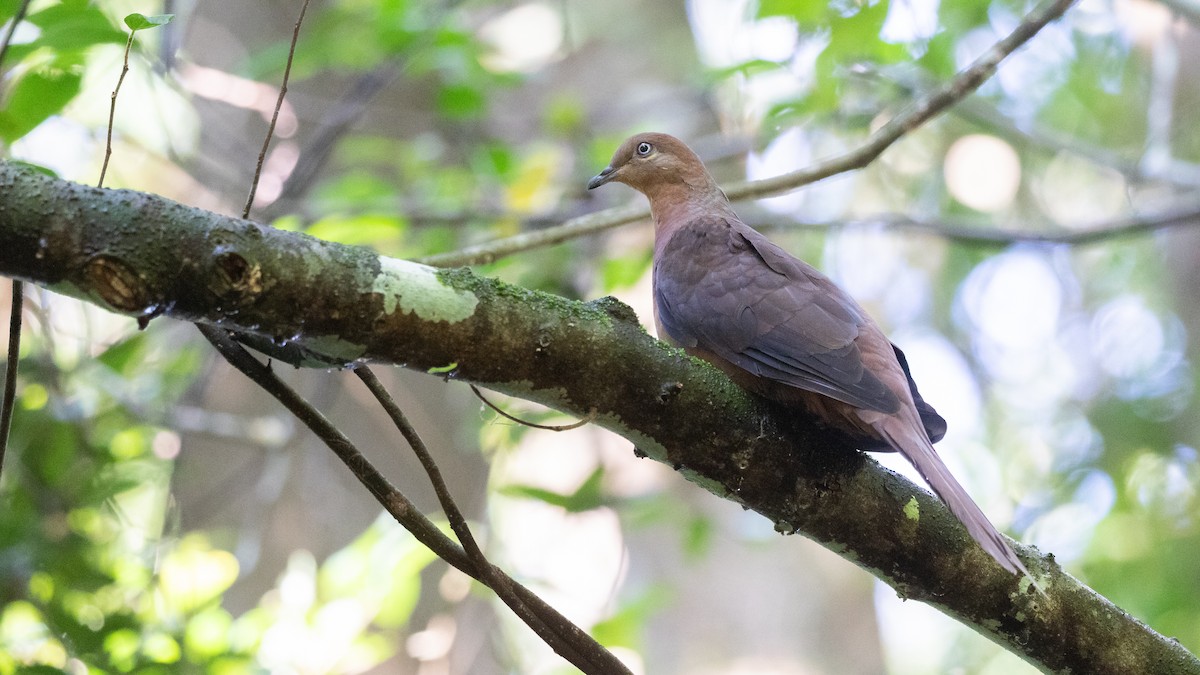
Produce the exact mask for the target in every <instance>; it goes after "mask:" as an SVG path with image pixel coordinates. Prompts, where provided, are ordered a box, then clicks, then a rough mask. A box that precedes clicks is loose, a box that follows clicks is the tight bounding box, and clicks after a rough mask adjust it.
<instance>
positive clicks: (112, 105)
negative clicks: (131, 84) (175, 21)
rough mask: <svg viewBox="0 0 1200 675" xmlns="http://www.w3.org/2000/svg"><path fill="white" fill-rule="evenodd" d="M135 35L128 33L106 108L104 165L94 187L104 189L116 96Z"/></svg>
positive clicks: (115, 114) (126, 67) (109, 156)
mask: <svg viewBox="0 0 1200 675" xmlns="http://www.w3.org/2000/svg"><path fill="white" fill-rule="evenodd" d="M136 34H137V31H136V30H131V31H129V40H127V41H126V42H125V61H124V62H123V63H122V64H121V75H120V77H118V78H117V86H116V87H115V88H114V89H113V93H112V96H111V103H110V104H109V106H108V134H107V139H106V140H105V142H104V163H103V164H102V165H100V180H98V181H96V187H104V176H105V174H107V173H108V160H109V159H110V158H111V157H112V136H113V120H115V119H116V117H117V94H118V93H120V91H121V84H122V83H123V82H125V75H126V74H127V73H129V50H130V49H132V48H133V36H134V35H136Z"/></svg>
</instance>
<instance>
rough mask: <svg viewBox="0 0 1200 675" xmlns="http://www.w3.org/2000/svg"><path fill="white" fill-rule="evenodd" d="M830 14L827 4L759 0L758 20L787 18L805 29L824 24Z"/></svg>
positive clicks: (805, 1)
mask: <svg viewBox="0 0 1200 675" xmlns="http://www.w3.org/2000/svg"><path fill="white" fill-rule="evenodd" d="M827 12H828V9H827V6H826V3H824V2H817V1H815V0H759V3H758V14H757V16H758V18H760V19H762V18H766V17H769V16H786V17H788V18H791V19H795V20H796V23H797V24H798V25H800V26H802V27H805V28H811V27H812V26H814V25H816V24H818V23H822V22H823V21H824V19H825V16H826V14H827Z"/></svg>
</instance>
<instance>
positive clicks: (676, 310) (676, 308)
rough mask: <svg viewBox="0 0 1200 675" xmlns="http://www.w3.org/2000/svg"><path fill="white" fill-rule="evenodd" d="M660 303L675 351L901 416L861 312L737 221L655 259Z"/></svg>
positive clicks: (682, 233)
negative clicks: (871, 366)
mask: <svg viewBox="0 0 1200 675" xmlns="http://www.w3.org/2000/svg"><path fill="white" fill-rule="evenodd" d="M654 300H655V305H656V309H657V315H658V320H659V323H660V324H661V326H662V327H663V329H664V330H665V331H666V332H667V333H668V334H669V336H670V338H671V339H673V340H674V341H675V342H676V343H677V344H680V345H682V346H684V347H698V348H701V349H704V350H706V351H709V352H712V353H713V354H716V355H717V356H719V357H721V358H723V359H725V360H727V361H729V362H731V363H733V364H735V365H737V366H738V367H740V368H743V369H745V370H747V371H749V372H751V373H753V374H755V375H758V376H761V377H765V378H768V379H771V380H774V381H777V382H782V383H784V384H788V385H790V386H794V387H798V388H800V389H804V390H807V391H813V392H817V393H820V394H824V395H826V396H829V397H831V398H834V399H837V400H839V401H844V402H846V403H849V404H851V405H854V406H858V407H860V408H865V409H869V410H877V411H879V412H883V413H892V412H895V411H896V410H898V409H899V406H900V401H899V399H898V398H897V397H896V395H895V394H894V393H893V392H892V391H891V390H890V389H888V388H887V386H886V385H884V384H883V383H882V382H881V381H880V380H879V379H878V378H876V377H875V376H874V375H873V374H871V373H870V372H869V371H868V370H867V369H865V368H864V367H863V363H862V355H861V353H860V352H859V348H858V346H857V345H856V344H855V338H857V337H858V335H859V329H860V326H861V325H862V323H863V322H864V321H865V318H864V315H863V313H862V310H861V309H859V307H858V305H857V304H856V303H855V302H854V301H853V300H852V299H850V297H849V296H847V295H846V294H845V293H844V292H843V291H842V290H841V289H839V288H838V287H837V286H836V285H834V284H833V282H831V281H830V280H829V279H827V278H826V277H825V276H824V275H822V274H821V273H820V272H818V271H817V270H815V269H813V268H812V267H811V266H809V265H807V264H806V263H804V262H803V261H801V260H799V259H797V258H795V257H793V256H791V255H790V254H788V253H787V252H786V251H784V250H783V249H781V248H779V247H778V246H775V245H774V244H772V243H771V242H770V241H768V240H767V239H766V238H765V237H763V236H762V235H761V234H759V233H758V232H756V231H754V230H753V229H751V228H750V227H748V226H746V225H744V224H742V223H740V222H738V221H729V220H727V219H725V218H712V219H696V220H694V221H692V222H690V223H688V225H686V226H684V227H682V228H679V229H678V230H676V231H675V232H674V233H673V234H672V235H671V238H670V239H669V240H668V241H667V242H666V243H665V244H664V245H663V247H662V249H661V250H660V252H659V254H658V255H656V256H655V266H654Z"/></svg>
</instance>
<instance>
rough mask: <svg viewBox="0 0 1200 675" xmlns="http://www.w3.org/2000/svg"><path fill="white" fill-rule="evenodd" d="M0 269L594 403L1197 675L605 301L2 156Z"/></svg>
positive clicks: (988, 606) (260, 339)
mask: <svg viewBox="0 0 1200 675" xmlns="http://www.w3.org/2000/svg"><path fill="white" fill-rule="evenodd" d="M0 274H3V275H5V276H9V277H12V278H14V279H20V280H23V281H28V282H30V283H34V284H38V285H41V286H44V287H46V288H49V289H51V290H54V291H57V292H60V293H64V294H66V295H70V296H74V297H77V298H82V299H84V300H87V301H90V302H94V303H96V304H98V305H100V306H102V307H105V308H107V309H110V310H112V311H115V312H120V313H123V314H127V315H131V316H134V317H138V319H139V322H140V323H141V324H142V325H143V326H144V325H146V324H148V323H149V322H150V320H151V319H153V318H154V317H157V316H160V315H162V316H167V317H171V318H174V319H180V320H184V321H192V322H199V323H205V324H210V325H216V326H221V327H224V328H227V329H229V330H231V331H235V332H237V333H238V334H239V335H240V336H241V337H242V338H243V339H244V340H246V341H247V342H249V343H251V344H253V345H255V346H257V347H259V348H261V349H262V350H264V351H267V352H268V353H270V354H271V355H272V356H274V357H276V358H280V359H284V360H286V361H287V362H289V363H293V364H295V365H298V366H320V367H330V366H337V365H344V364H348V363H352V362H356V361H371V362H379V363H391V364H396V365H402V366H405V367H408V368H413V369H417V370H423V371H427V372H430V373H431V374H435V375H436V376H439V377H444V378H448V379H455V380H463V381H467V382H473V383H477V384H480V385H483V386H486V387H489V388H491V389H495V390H497V391H501V392H504V393H507V394H512V395H515V396H520V397H523V398H526V399H529V400H533V401H537V402H539V403H543V404H545V405H548V406H551V407H553V408H556V409H559V410H562V411H565V412H569V413H572V414H575V415H579V416H585V415H589V414H594V415H595V423H596V424H599V425H601V426H603V427H605V428H608V429H611V430H612V431H614V432H616V433H618V434H620V435H622V436H624V437H625V438H627V439H629V440H630V441H632V442H633V444H634V447H635V452H638V453H640V454H642V455H645V456H649V457H651V458H653V459H655V460H657V461H660V462H665V463H667V464H669V465H670V466H672V467H674V468H675V469H676V470H677V471H679V472H680V473H681V474H682V475H683V476H684V477H685V478H687V479H688V480H690V481H692V482H694V483H696V484H698V485H700V486H702V487H704V488H705V489H707V490H709V491H710V492H712V493H713V494H715V495H717V496H718V497H721V498H723V499H728V500H731V501H734V502H737V503H739V504H741V505H743V506H744V507H746V508H748V509H752V510H754V511H756V512H758V513H760V514H762V515H763V516H765V517H766V518H768V519H770V520H771V521H772V522H774V523H775V526H776V529H777V530H778V531H780V532H781V533H783V534H791V533H793V532H798V533H801V534H804V535H805V536H808V537H810V538H812V539H814V540H816V541H818V542H820V543H821V544H822V545H824V546H826V547H827V548H829V549H831V550H833V551H834V552H836V553H838V554H840V555H842V556H843V557H845V558H846V559H847V560H850V561H852V562H854V563H855V564H857V565H859V566H860V567H862V568H863V569H866V570H867V571H869V572H871V573H872V574H874V575H875V576H877V577H879V578H880V579H882V580H884V581H885V582H886V583H888V584H889V585H891V586H892V587H893V588H895V589H896V591H897V593H899V594H900V595H901V596H902V597H905V598H910V599H915V600H920V601H923V602H928V603H930V604H932V605H934V606H936V607H937V608H939V609H940V610H942V611H943V612H945V613H947V614H949V615H951V616H953V617H955V618H957V619H959V620H960V621H962V622H963V623H965V624H967V625H969V626H971V627H972V628H974V629H975V630H976V631H978V632H980V633H982V634H983V635H985V636H987V637H988V638H990V639H992V640H993V641H995V642H997V643H998V644H1000V645H1001V646H1003V647H1005V648H1006V649H1008V650H1010V651H1012V652H1014V653H1016V654H1018V655H1020V656H1022V657H1023V658H1024V659H1026V660H1027V661H1028V662H1030V663H1032V664H1033V665H1035V666H1037V667H1039V668H1041V669H1043V670H1045V671H1047V672H1073V673H1197V674H1200V661H1198V660H1197V659H1196V658H1195V657H1194V656H1193V655H1192V654H1190V653H1188V652H1187V651H1186V650H1185V649H1184V648H1183V647H1181V646H1180V645H1179V644H1178V643H1177V642H1175V641H1174V640H1171V639H1168V638H1165V637H1163V636H1161V635H1159V634H1157V633H1155V632H1154V631H1153V630H1151V629H1150V628H1149V627H1147V626H1146V625H1145V624H1143V623H1141V622H1140V621H1138V620H1136V619H1134V618H1133V617H1131V616H1129V615H1128V614H1126V613H1125V612H1123V611H1122V610H1121V609H1120V608H1118V607H1116V606H1114V605H1112V604H1111V603H1110V602H1108V601H1107V600H1106V599H1104V598H1103V597H1101V596H1099V595H1098V594H1096V593H1095V592H1094V591H1092V590H1091V589H1089V588H1088V587H1086V586H1084V585H1083V584H1081V583H1080V582H1079V581H1078V580H1076V579H1075V578H1073V577H1071V576H1069V575H1068V574H1066V573H1065V572H1063V571H1062V569H1061V568H1060V567H1059V566H1058V565H1057V563H1056V562H1055V561H1054V558H1053V555H1041V554H1040V553H1038V552H1036V551H1034V550H1033V549H1030V548H1029V547H1022V546H1018V551H1019V552H1021V553H1022V557H1023V558H1024V559H1025V562H1026V565H1027V566H1028V567H1029V569H1030V571H1031V573H1032V574H1033V575H1034V576H1035V577H1036V578H1037V582H1038V584H1039V585H1040V586H1041V587H1042V588H1043V589H1044V591H1045V593H1044V594H1042V593H1040V592H1039V591H1038V590H1037V589H1036V588H1034V587H1033V585H1032V584H1031V582H1030V580H1029V579H1027V578H1019V577H1016V576H1013V575H1010V574H1008V573H1006V572H1005V571H1004V570H1003V569H1001V568H1000V567H999V566H998V565H997V564H995V562H994V561H992V560H991V559H990V558H989V557H988V556H987V554H985V553H984V552H983V551H982V550H980V549H979V548H978V547H977V546H976V545H975V544H974V542H972V541H971V539H970V538H969V537H968V535H967V534H966V532H965V530H964V529H963V528H962V526H961V525H960V524H959V523H958V521H956V520H955V519H954V518H953V517H952V516H951V515H950V514H949V512H948V511H947V510H946V509H945V508H944V507H943V505H942V504H941V502H939V501H938V500H937V499H935V498H934V497H933V496H931V495H930V494H929V493H928V492H926V491H925V490H924V489H921V488H919V487H917V486H916V485H914V484H913V483H912V482H910V481H908V480H907V479H905V478H903V477H901V476H899V475H897V474H895V473H893V472H891V471H888V470H887V469H884V468H882V467H881V466H880V465H879V464H877V463H876V462H875V461H873V460H871V459H870V458H869V457H867V456H866V455H863V454H861V453H858V452H855V451H854V450H853V449H852V444H851V443H850V442H849V441H848V440H847V439H845V438H843V437H841V436H839V435H837V434H836V433H833V432H830V431H827V430H823V429H821V428H819V427H817V426H816V425H815V424H814V423H813V422H812V421H811V420H809V419H806V418H803V417H795V416H791V415H789V414H783V413H781V411H778V410H775V409H773V408H771V407H770V405H769V404H768V403H766V402H765V401H763V400H760V399H757V398H755V397H753V396H751V395H750V394H747V393H746V392H744V391H742V390H741V389H739V388H737V387H736V386H735V385H733V383H731V382H730V381H729V380H728V379H727V378H726V377H725V376H724V375H723V374H721V373H720V372H719V371H717V370H716V369H715V368H713V367H711V366H709V365H708V364H706V363H704V362H701V361H698V360H696V359H692V358H690V357H688V356H686V355H685V354H683V352H681V351H679V350H676V349H673V348H670V347H667V346H666V345H664V344H663V343H660V342H658V341H656V340H654V339H653V338H651V337H650V336H649V335H647V334H646V332H645V330H644V329H643V328H642V326H641V325H640V324H639V323H638V321H637V317H636V316H635V315H634V314H633V312H632V311H631V310H630V309H629V308H628V307H626V306H624V305H622V304H621V303H619V302H617V301H615V300H612V299H611V298H601V299H599V300H595V301H592V302H588V303H581V302H575V301H570V300H566V299H564V298H561V297H557V296H554V295H549V294H546V293H540V292H536V291H531V290H527V289H524V288H520V287H515V286H512V285H508V284H504V283H502V282H499V281H496V280H493V279H486V278H480V277H478V276H476V275H474V274H473V273H472V272H470V271H469V270H466V269H455V270H436V269H434V268H431V267H426V266H423V265H419V264H416V263H411V262H407V261H402V260H395V259H391V258H386V257H381V256H379V255H377V254H375V253H374V252H372V251H370V250H368V249H365V248H356V247H349V246H343V245H339V244H333V243H330V242H325V241H321V240H318V239H314V238H312V237H309V236H306V235H303V234H297V233H292V232H283V231H279V230H274V229H271V228H269V227H265V226H263V225H259V224H256V223H252V222H248V221H244V220H239V219H235V218H229V217H226V216H221V215H218V214H215V213H211V212H206V211H202V210H199V209H194V208H191V207H187V206H183V205H181V204H177V203H175V202H171V201H169V200H166V199H163V198H161V197H157V196H154V195H150V194H144V193H138V192H132V191H126V190H101V189H96V188H90V187H85V186H81V185H77V184H72V183H68V182H66V181H62V180H58V179H54V178H50V177H47V176H44V175H41V174H39V173H36V172H34V171H32V170H30V169H28V168H24V167H22V166H19V165H16V164H11V163H0ZM729 574H730V583H737V576H738V570H736V569H731V570H729ZM797 601H798V602H801V601H802V599H797Z"/></svg>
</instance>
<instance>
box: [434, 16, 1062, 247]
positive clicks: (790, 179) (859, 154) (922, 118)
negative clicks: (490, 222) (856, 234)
mask: <svg viewBox="0 0 1200 675" xmlns="http://www.w3.org/2000/svg"><path fill="white" fill-rule="evenodd" d="M1074 2H1075V0H1051V1H1050V2H1047V3H1046V4H1044V5H1042V6H1041V7H1039V8H1038V9H1036V10H1034V11H1033V12H1031V13H1030V14H1029V15H1028V16H1026V17H1025V18H1024V20H1022V21H1021V23H1020V24H1018V25H1017V27H1016V29H1014V30H1013V32H1012V33H1010V34H1009V35H1008V36H1007V37H1005V38H1003V39H1001V40H1000V41H999V42H997V43H996V44H994V45H992V47H991V48H990V49H988V50H987V51H986V52H984V54H983V55H982V56H980V57H979V58H977V59H975V61H974V62H973V63H972V64H971V65H969V66H967V67H966V68H964V69H963V70H962V71H960V72H959V73H958V74H957V75H955V76H954V78H953V79H952V80H950V82H948V83H947V84H945V85H943V86H942V87H941V88H939V89H937V90H935V91H933V92H930V93H929V94H926V95H925V96H922V97H921V98H920V99H918V100H917V101H916V102H915V103H913V104H912V105H911V106H909V107H908V108H906V109H904V110H903V111H901V112H900V113H899V114H898V115H896V116H895V117H893V118H892V119H891V120H889V121H888V122H887V123H886V124H884V125H883V126H882V127H880V128H879V129H878V130H876V131H875V132H874V133H873V134H871V136H870V137H869V138H868V139H867V142H866V143H864V144H862V145H861V146H860V147H858V148H856V149H854V150H852V151H850V152H847V153H845V154H843V155H839V156H837V157H834V158H832V159H829V160H826V161H824V162H820V163H818V164H817V165H815V166H812V167H809V168H807V169H800V170H798V171H792V172H790V173H785V174H782V175H779V176H775V177H773V178H766V179H763V180H757V181H748V182H740V183H734V184H732V185H729V186H727V187H726V188H725V194H726V196H728V197H729V199H731V200H734V201H738V200H742V199H757V198H759V197H767V196H770V195H777V194H781V193H784V192H791V191H792V190H795V189H797V188H800V187H803V186H805V185H809V184H811V183H816V182H817V181H820V180H824V179H826V178H829V177H831V176H836V175H838V174H842V173H846V172H848V171H853V170H855V169H861V168H863V167H865V166H867V165H868V164H870V163H871V162H873V161H875V158H877V157H879V156H880V155H881V154H883V151H884V150H887V149H888V148H889V147H891V146H892V144H894V143H895V142H896V141H898V140H900V139H901V138H903V137H904V135H905V134H907V133H909V132H910V131H912V130H913V129H916V128H917V127H919V126H921V125H922V124H925V123H926V122H928V121H929V120H931V119H933V118H934V117H936V116H937V115H939V114H941V113H942V112H943V111H945V110H946V109H947V108H950V107H951V106H953V105H954V104H956V103H958V102H959V101H961V100H962V99H964V98H966V96H967V95H968V94H970V93H971V92H973V91H975V90H976V89H978V88H979V86H980V85H982V84H983V83H984V82H986V81H987V80H988V78H990V77H991V76H992V75H993V74H994V73H995V72H996V68H997V67H998V66H999V65H1000V62H1001V61H1003V60H1004V59H1005V58H1006V57H1007V56H1008V55H1009V54H1012V53H1013V52H1014V51H1016V50H1017V49H1018V48H1020V47H1021V46H1022V45H1024V44H1025V43H1026V42H1028V41H1029V40H1030V39H1031V38H1032V37H1033V36H1035V35H1037V34H1038V32H1039V31H1041V30H1042V29H1043V28H1045V27H1046V26H1047V25H1048V24H1049V23H1050V22H1052V21H1054V20H1055V19H1057V18H1059V17H1060V16H1062V15H1063V13H1064V12H1066V11H1067V9H1068V8H1069V7H1070V6H1071V5H1072V4H1074ZM649 216H650V210H649V209H648V208H646V207H637V208H634V207H623V208H616V209H608V210H606V211H600V212H597V213H592V214H589V215H586V216H582V217H579V218H572V219H571V220H568V221H567V222H565V223H563V224H562V225H559V226H557V227H550V228H546V229H544V230H539V231H537V232H525V233H522V234H518V235H515V236H512V237H508V238H506V239H498V240H496V241H492V242H487V243H484V244H479V245H477V246H468V247H466V248H464V249H461V250H459V251H451V252H449V253H440V254H436V255H431V256H426V257H425V258H423V259H422V260H421V262H424V263H426V264H429V265H434V266H436V267H456V266H460V265H479V264H483V263H488V262H492V261H494V260H497V259H499V258H503V257H505V256H508V255H512V254H514V253H519V252H521V251H527V250H530V249H533V248H541V247H544V246H550V245H552V244H558V243H562V242H564V241H567V240H570V239H575V238H578V237H583V236H586V235H589V234H595V233H597V232H601V231H604V230H607V229H609V228H613V227H616V226H618V225H624V224H626V223H632V222H634V221H637V220H643V219H645V218H648V217H649Z"/></svg>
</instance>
